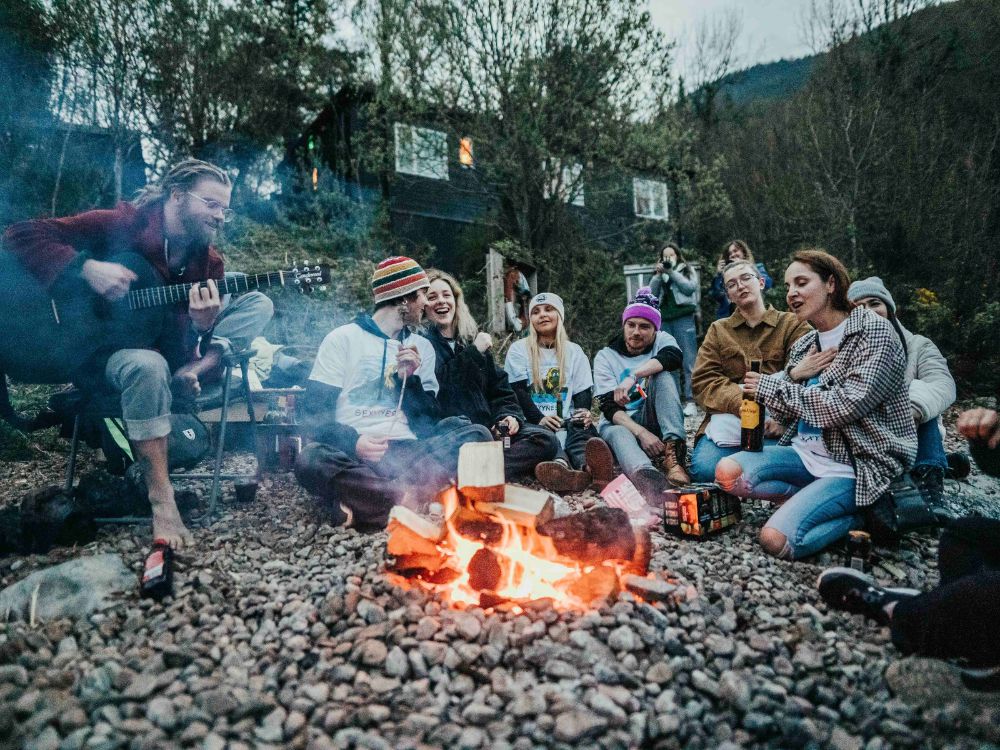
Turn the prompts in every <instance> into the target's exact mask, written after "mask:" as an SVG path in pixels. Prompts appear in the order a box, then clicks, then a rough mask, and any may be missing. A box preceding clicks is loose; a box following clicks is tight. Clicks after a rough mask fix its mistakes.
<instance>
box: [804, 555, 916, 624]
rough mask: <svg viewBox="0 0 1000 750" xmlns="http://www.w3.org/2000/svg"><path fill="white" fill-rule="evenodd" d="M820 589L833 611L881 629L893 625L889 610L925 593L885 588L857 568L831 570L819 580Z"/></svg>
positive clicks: (820, 576)
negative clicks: (882, 626) (850, 614)
mask: <svg viewBox="0 0 1000 750" xmlns="http://www.w3.org/2000/svg"><path fill="white" fill-rule="evenodd" d="M816 587H817V588H818V589H819V595H820V596H821V597H823V601H825V602H826V603H827V604H828V605H829V606H830V607H833V608H834V609H840V610H843V611H845V612H850V613H852V614H855V615H864V616H865V617H867V618H869V619H872V620H875V622H877V623H878V624H879V625H888V624H889V621H890V619H891V618H890V616H889V613H888V612H886V609H885V608H886V607H887V606H889V605H890V604H892V603H893V602H898V601H902V600H904V599H910V598H912V597H914V596H918V595H919V594H920V593H921V592H920V591H917V590H916V589H889V588H882V587H881V586H879V585H878V583H876V582H875V579H874V578H872V577H871V576H867V575H865V574H864V573H861V572H860V571H857V570H854V568H827V569H826V570H824V571H823V572H822V573H820V574H819V578H817V579H816Z"/></svg>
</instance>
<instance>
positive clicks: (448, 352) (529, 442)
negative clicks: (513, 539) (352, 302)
mask: <svg viewBox="0 0 1000 750" xmlns="http://www.w3.org/2000/svg"><path fill="white" fill-rule="evenodd" d="M427 279H428V281H429V282H430V286H429V287H428V289H427V304H426V305H425V307H424V317H425V318H426V320H427V323H428V325H427V331H426V335H427V338H428V339H429V340H430V342H431V344H432V345H433V346H434V354H435V358H434V363H435V374H436V375H437V381H438V386H439V389H440V390H438V404H439V405H440V407H441V411H442V414H443V415H444V416H454V417H467V418H468V419H469V420H471V421H472V422H473V423H475V424H479V425H483V426H484V427H486V428H488V429H489V430H490V432H491V433H492V434H493V437H494V439H497V440H503V439H504V438H508V439H509V447H507V448H506V450H504V470H505V473H506V475H507V477H508V478H511V477H519V476H525V475H531V474H532V473H533V472H534V470H535V467H536V466H538V465H539V464H540V463H541V462H543V461H550V460H552V459H553V458H555V455H556V453H557V452H558V451H559V440H558V439H557V438H556V436H555V433H553V432H551V431H550V430H546V429H545V428H544V427H539V426H538V425H534V424H529V423H527V421H526V420H525V418H524V412H522V411H521V406H520V404H519V403H518V401H517V396H515V395H514V390H513V389H512V388H511V387H510V382H509V381H508V380H507V373H506V372H504V371H503V370H502V369H501V368H499V367H497V364H496V362H495V361H494V359H493V353H492V351H491V350H492V348H493V337H492V336H490V334H488V333H485V332H483V331H479V329H478V327H477V325H476V321H475V320H474V319H473V317H472V313H471V312H470V311H469V306H468V305H467V304H466V302H465V294H464V293H463V292H462V287H461V286H460V285H459V283H458V281H457V280H456V279H455V278H454V277H453V276H451V275H450V274H447V273H445V272H444V271H438V270H435V269H432V270H430V271H428V273H427Z"/></svg>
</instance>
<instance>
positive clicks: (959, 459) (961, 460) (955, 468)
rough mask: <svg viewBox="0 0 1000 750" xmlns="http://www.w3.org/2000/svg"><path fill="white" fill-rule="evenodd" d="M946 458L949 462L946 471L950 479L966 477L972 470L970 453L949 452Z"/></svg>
mask: <svg viewBox="0 0 1000 750" xmlns="http://www.w3.org/2000/svg"><path fill="white" fill-rule="evenodd" d="M945 460H946V461H947V462H948V470H947V471H946V472H945V476H946V477H947V478H948V479H965V478H966V477H967V476H969V473H970V472H971V471H972V462H971V461H970V460H969V454H968V453H960V452H956V453H949V454H948V455H946V456H945Z"/></svg>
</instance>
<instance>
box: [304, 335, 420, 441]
mask: <svg viewBox="0 0 1000 750" xmlns="http://www.w3.org/2000/svg"><path fill="white" fill-rule="evenodd" d="M403 344H404V345H405V346H416V348H417V351H418V353H419V354H420V367H419V368H418V369H417V372H416V374H417V375H419V376H420V382H421V384H422V385H423V389H424V390H425V391H430V392H431V393H433V394H435V395H436V394H437V392H438V382H437V378H436V377H435V375H434V346H433V345H432V344H431V342H430V341H428V340H427V339H425V338H424V337H423V336H419V335H417V334H410V335H409V336H407V337H406V338H405V339H404V340H403ZM398 351H399V339H395V338H394V339H384V338H382V337H380V336H376V335H375V334H374V333H370V332H369V331H366V330H365V329H363V328H362V327H361V326H359V325H358V324H357V323H348V324H347V325H343V326H340V327H339V328H334V329H333V330H332V331H330V333H328V334H327V335H326V338H325V339H323V343H322V344H320V347H319V352H317V354H316V361H315V363H314V364H313V369H312V373H310V375H309V379H310V380H316V381H319V382H320V383H326V384H327V385H331V386H334V387H335V388H340V389H341V391H340V396H339V397H338V398H337V421H338V422H340V423H341V424H345V425H348V426H350V427H353V428H354V429H355V430H357V431H358V434H359V435H371V436H374V437H388V438H389V439H391V440H415V439H416V435H414V434H413V431H412V430H411V429H410V425H409V422H408V421H407V419H406V413H405V411H402V410H400V411H401V413H400V414H399V416H398V417H397V416H396V404H398V403H399V388H398V387H397V386H396V380H395V378H393V377H392V376H393V375H394V374H395V373H396V352H398ZM410 387H412V386H411V384H410V383H409V382H407V384H406V388H407V389H409V388H410ZM403 398H404V399H405V398H406V397H405V395H404V397H403ZM390 427H391V428H392V434H391V435H390V434H389V429H390Z"/></svg>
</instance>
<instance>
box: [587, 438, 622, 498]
mask: <svg viewBox="0 0 1000 750" xmlns="http://www.w3.org/2000/svg"><path fill="white" fill-rule="evenodd" d="M584 456H586V460H587V471H589V472H590V477H591V479H592V480H593V484H594V488H595V489H597V490H598V491H600V490H603V489H604V488H605V487H606V486H607V485H608V482H610V481H611V480H612V479H614V478H615V456H614V454H613V453H612V452H611V448H609V447H608V444H607V443H605V442H604V441H603V440H601V439H600V438H596V437H593V438H590V440H588V441H587V445H586V446H585V448H584Z"/></svg>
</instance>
